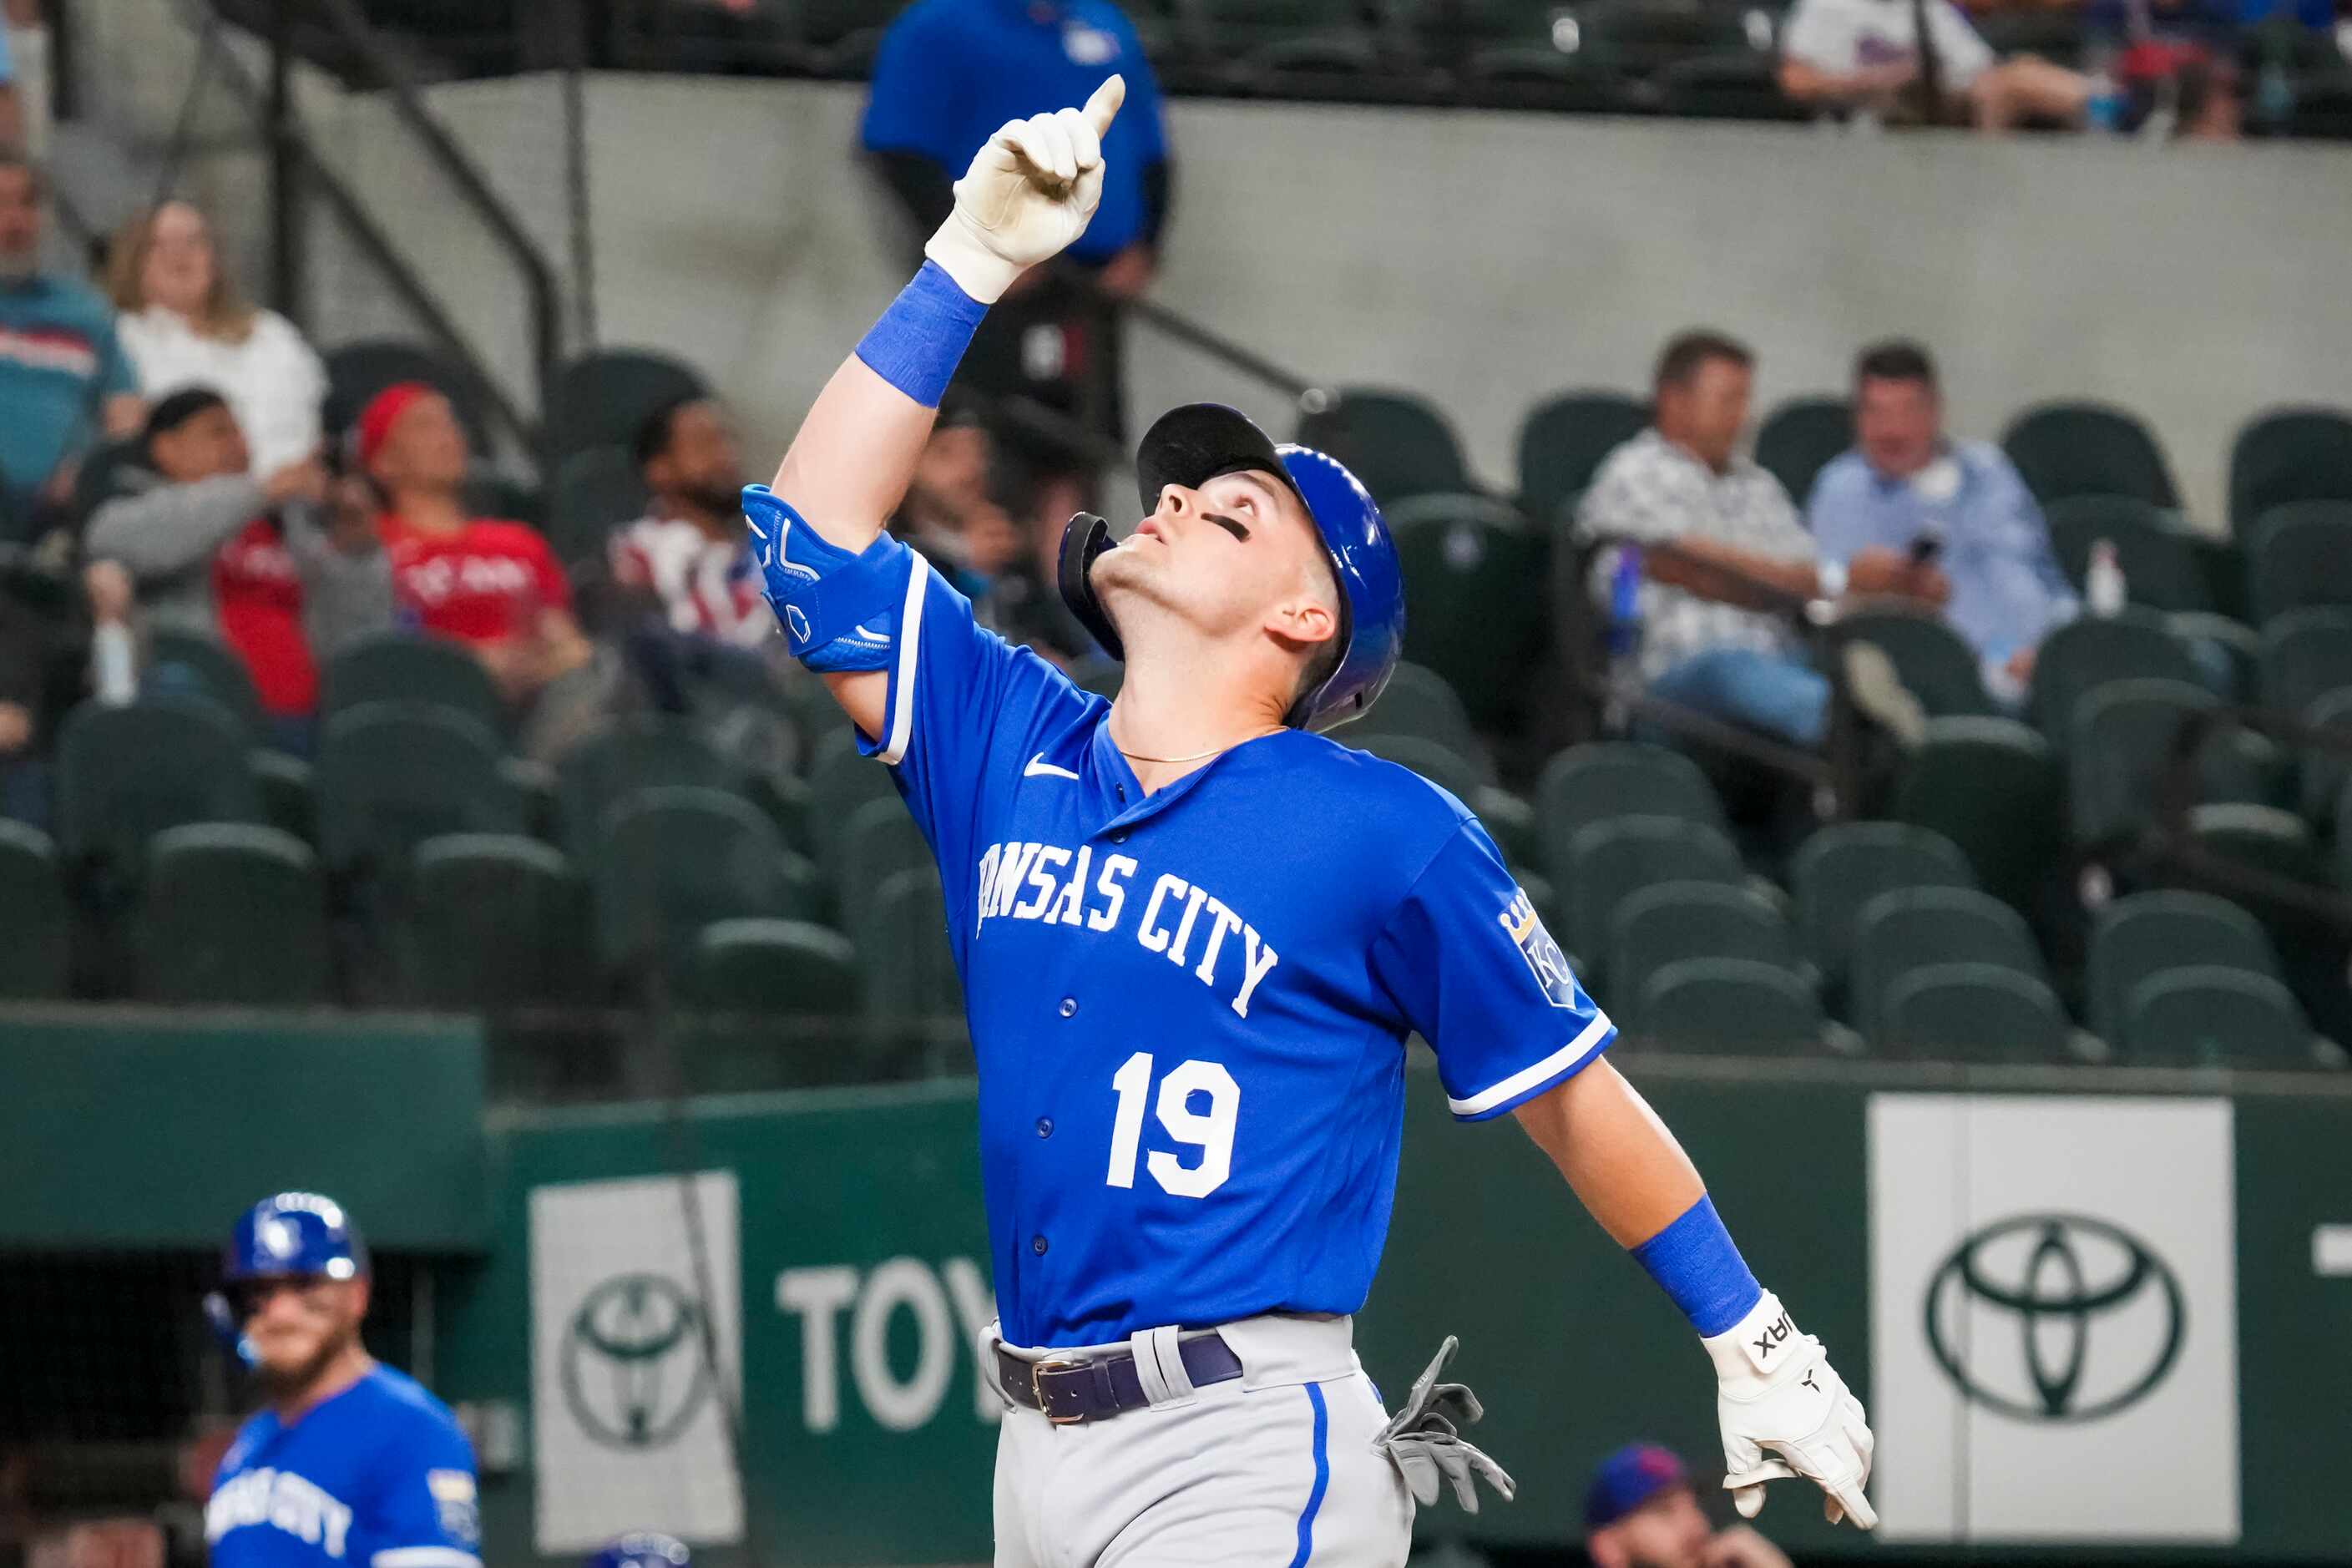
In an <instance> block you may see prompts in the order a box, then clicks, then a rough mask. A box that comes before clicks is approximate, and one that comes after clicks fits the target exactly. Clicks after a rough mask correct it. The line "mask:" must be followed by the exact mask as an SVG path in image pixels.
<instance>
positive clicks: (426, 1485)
mask: <svg viewBox="0 0 2352 1568" xmlns="http://www.w3.org/2000/svg"><path fill="white" fill-rule="evenodd" d="M371 1505H372V1506H371V1507H370V1509H369V1517H368V1518H367V1520H366V1521H365V1524H364V1531H365V1533H364V1535H363V1536H362V1540H361V1542H360V1545H361V1546H362V1548H363V1549H364V1551H365V1553H366V1555H365V1556H364V1558H363V1559H362V1561H363V1562H364V1563H365V1564H366V1568H481V1555H480V1553H481V1540H482V1527H481V1517H480V1501H479V1499H478V1497H477V1495H476V1490H475V1480H474V1448H473V1445H472V1444H470V1443H468V1442H467V1440H466V1435H465V1434H464V1433H463V1432H461V1431H459V1430H458V1429H457V1426H455V1425H454V1424H450V1425H442V1424H437V1423H436V1424H435V1425H433V1426H420V1427H419V1428H417V1430H416V1431H415V1433H414V1434H413V1435H412V1434H410V1433H406V1432H404V1433H403V1434H402V1435H401V1438H400V1442H399V1444H398V1446H397V1447H395V1448H394V1450H393V1452H392V1455H391V1456H390V1457H389V1458H387V1460H386V1463H385V1466H384V1472H383V1483H382V1486H381V1487H380V1489H378V1490H377V1491H376V1493H375V1494H374V1496H373V1499H371ZM354 1555H357V1554H356V1553H355V1554H354Z"/></svg>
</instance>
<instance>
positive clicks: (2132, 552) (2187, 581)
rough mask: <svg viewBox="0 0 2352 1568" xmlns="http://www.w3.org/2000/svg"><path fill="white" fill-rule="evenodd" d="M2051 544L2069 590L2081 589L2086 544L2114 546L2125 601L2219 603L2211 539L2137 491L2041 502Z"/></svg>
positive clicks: (2204, 606) (2166, 606)
mask: <svg viewBox="0 0 2352 1568" xmlns="http://www.w3.org/2000/svg"><path fill="white" fill-rule="evenodd" d="M2042 510H2043V512H2044V515H2045V516H2046V517H2047V518H2048V520H2049V524H2050V548H2051V552H2052V553H2053V554H2054V555H2056V556H2057V558H2058V564H2059V566H2060V568H2061V569H2062V570H2063V571H2064V572H2065V574H2066V580H2067V581H2068V582H2069V583H2071V584H2074V591H2075V592H2076V593H2081V592H2083V591H2084V579H2085V577H2086V575H2087V574H2088V571H2089V567H2090V560H2091V547H2092V546H2093V545H2095V544H2096V543H2097V542H2099V541H2100V540H2103V539H2104V540H2105V541H2106V542H2108V543H2110V544H2112V545H2114V546H2115V548H2116V565H2117V566H2118V567H2120V568H2121V569H2122V571H2123V574H2124V586H2125V591H2126V594H2127V595H2128V596H2129V599H2130V602H2131V603H2132V604H2135V605H2143V606H2145V607H2147V608H2148V609H2152V610H2213V609H2218V608H2220V605H2219V604H2218V602H2217V601H2216V599H2215V597H2214V593H2213V580H2212V574H2211V572H2210V569H2209V567H2208V564H2207V563H2208V560H2209V558H2210V550H2211V548H2212V546H2211V542H2210V541H2208V540H2204V539H2200V538H2199V537H2198V536H2197V535H2195V534H2193V533H2191V532H2189V530H2188V529H2186V528H2184V527H2182V526H2181V524H2180V522H2179V520H2178V519H2177V518H2176V517H2175V516H2174V514H2172V513H2170V512H2168V511H2165V510H2162V509H2160V508H2158V506H2156V505H2155V504H2154V503H2152V502H2149V501H2146V500H2140V499H2139V498H2138V497H2137V496H2116V495H2083V496H2069V497H2066V498H2064V499H2063V500H2053V501H2049V502H2047V503H2045V505H2044V506H2043V509H2042Z"/></svg>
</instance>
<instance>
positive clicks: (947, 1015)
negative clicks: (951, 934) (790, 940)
mask: <svg viewBox="0 0 2352 1568" xmlns="http://www.w3.org/2000/svg"><path fill="white" fill-rule="evenodd" d="M850 940H851V942H853V943H854V944H855V946H856V950H857V961H858V967H859V973H860V978H861V981H862V983H863V989H864V1002H865V1013H866V1021H867V1023H868V1025H869V1026H871V1027H872V1029H873V1030H874V1032H875V1039H876V1049H877V1052H878V1053H879V1054H880V1056H881V1058H883V1059H884V1061H885V1062H886V1063H887V1065H891V1066H904V1065H909V1064H911V1065H917V1066H919V1067H922V1068H928V1069H929V1070H932V1071H939V1070H941V1069H943V1068H948V1067H950V1066H957V1067H964V1068H966V1070H969V1068H968V1064H969V1062H970V1059H971V1058H970V1051H969V1048H968V1047H965V1048H962V1049H961V1050H960V1049H959V1048H958V1047H955V1046H954V1045H953V1044H952V1043H951V1042H950V1041H949V1040H947V1039H944V1038H942V1037H941V1036H940V1026H943V1025H950V1024H955V1023H960V1022H961V1019H962V1016H963V986H962V983H961V981H960V980H959V979H958V978H957V976H956V967H955V952H954V950H953V949H952V948H951V947H950V945H949V942H948V917H947V905H946V902H945V900H944V898H943V896H942V894H941V893H940V878H939V873H938V872H937V871H935V870H933V869H931V868H929V867H921V868H915V869H911V870H906V871H901V872H899V873H898V875H896V876H894V877H892V878H890V879H888V880H887V881H886V882H884V883H883V884H882V886H881V888H880V889H877V891H876V892H875V894H874V895H873V897H872V898H870V899H869V900H866V903H865V905H864V906H863V907H862V908H860V909H859V910H856V911H854V913H853V917H852V929H851V931H850Z"/></svg>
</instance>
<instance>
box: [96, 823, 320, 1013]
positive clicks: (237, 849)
mask: <svg viewBox="0 0 2352 1568" xmlns="http://www.w3.org/2000/svg"><path fill="white" fill-rule="evenodd" d="M132 952H133V955H134V956H133V961H132V972H133V974H134V977H135V978H134V982H133V985H134V991H135V994H137V996H138V997H139V999H140V1000H141V1001H142V1002H167V1003H177V1004H207V1005H223V1006H228V1005H235V1006H250V1007H311V1006H323V1005H327V1004H328V1003H331V1001H333V1000H334V980H333V966H332V962H331V948H330V944H329V941H328V935H327V899H326V885H325V883H324V881H323V880H322V879H320V875H319V863H318V861H317V859H316V858H313V857H312V855H311V854H310V850H309V849H307V848H305V847H303V845H302V843H301V841H300V840H299V839H296V838H293V837H289V836H288V835H286V834H284V833H280V832H279V831H278V829H276V828H274V827H260V826H251V825H248V824H243V823H202V824H197V825H195V826H187V827H173V828H167V829H165V830H164V831H163V832H161V833H158V834H157V835H156V836H155V838H154V841H153V843H152V845H151V846H150V847H149V854H148V860H147V876H146V880H145V885H144V887H143V889H142V896H141V899H140V902H139V909H138V913H137V915H136V917H135V921H134V926H133V938H132Z"/></svg>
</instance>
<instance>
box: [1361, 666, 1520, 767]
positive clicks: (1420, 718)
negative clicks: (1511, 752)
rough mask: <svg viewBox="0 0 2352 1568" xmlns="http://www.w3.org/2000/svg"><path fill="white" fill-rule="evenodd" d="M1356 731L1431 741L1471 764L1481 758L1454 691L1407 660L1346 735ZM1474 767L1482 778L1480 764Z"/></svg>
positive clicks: (1467, 717)
mask: <svg viewBox="0 0 2352 1568" xmlns="http://www.w3.org/2000/svg"><path fill="white" fill-rule="evenodd" d="M1357 730H1362V731H1368V732H1370V731H1377V732H1379V733H1381V734H1384V735H1411V736H1413V737H1415V738H1416V739H1419V740H1423V741H1434V742H1437V743H1438V744H1439V745H1441V746H1444V747H1446V748H1448V749H1450V750H1452V751H1455V752H1461V753H1462V754H1463V755H1464V756H1465V757H1468V758H1471V759H1472V760H1473V761H1474V762H1478V760H1479V759H1481V758H1483V757H1484V755H1485V749H1484V747H1483V746H1482V745H1481V744H1480V742H1479V740H1478V731H1477V730H1476V729H1475V727H1473V726H1472V724H1471V722H1470V710H1468V709H1466V708H1465V707H1464V706H1463V705H1462V699H1461V698H1460V697H1458V696H1456V695H1455V694H1454V688H1453V687H1452V686H1450V685H1448V684H1447V683H1446V679H1445V678H1444V676H1442V675H1440V674H1438V673H1437V672H1436V671H1435V670H1433V669H1431V668H1428V667H1427V666H1426V665H1419V664H1414V663H1412V662H1411V661H1409V660H1408V661H1406V662H1404V663H1401V664H1399V665H1398V666H1397V667H1396V668H1395V670H1394V671H1393V672H1391V675H1390V676H1389V683H1388V685H1387V686H1386V687H1385V688H1384V689H1382V690H1381V698H1380V700H1379V701H1377V702H1375V703H1373V704H1372V709H1371V711H1370V712H1369V713H1367V714H1365V715H1364V717H1363V718H1361V719H1360V720H1358V721H1356V723H1355V724H1354V726H1353V727H1352V728H1351V729H1350V730H1349V731H1348V732H1347V733H1348V734H1349V735H1350V736H1352V735H1353V734H1354V732H1355V731H1357ZM1478 765H1479V772H1480V773H1481V774H1482V775H1483V774H1485V773H1486V771H1487V770H1486V767H1485V765H1484V763H1483V762H1479V763H1478Z"/></svg>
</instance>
